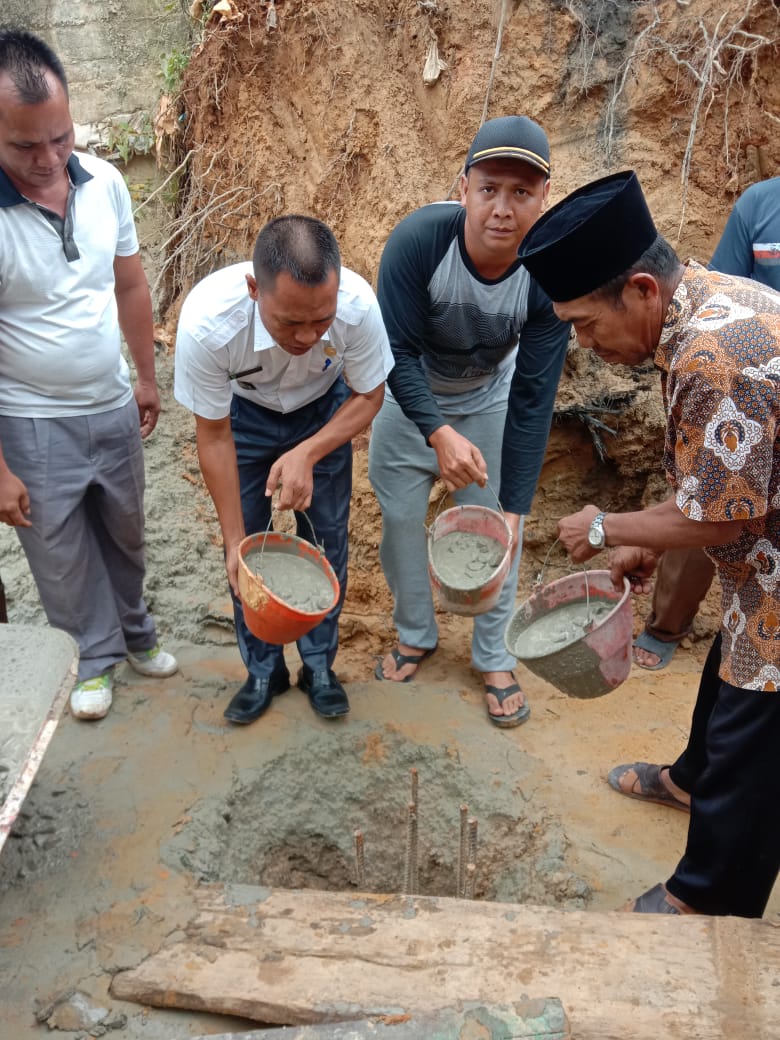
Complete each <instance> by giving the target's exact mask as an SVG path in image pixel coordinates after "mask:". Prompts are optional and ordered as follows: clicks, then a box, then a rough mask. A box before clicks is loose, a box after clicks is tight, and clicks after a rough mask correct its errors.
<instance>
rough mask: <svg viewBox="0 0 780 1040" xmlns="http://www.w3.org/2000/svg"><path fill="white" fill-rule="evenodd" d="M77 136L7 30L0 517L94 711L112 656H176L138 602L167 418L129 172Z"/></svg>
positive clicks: (35, 42) (20, 41) (18, 38)
mask: <svg viewBox="0 0 780 1040" xmlns="http://www.w3.org/2000/svg"><path fill="white" fill-rule="evenodd" d="M73 140H74V134H73V121H72V119H71V115H70V108H69V104H68V88H67V81H66V79H65V73H64V71H63V68H62V64H61V63H60V61H59V59H58V58H57V56H56V55H55V54H54V53H53V52H52V51H51V49H50V48H49V47H48V46H47V45H46V44H45V43H43V41H42V40H39V39H38V38H37V37H35V36H33V35H31V34H30V33H26V32H22V31H17V30H11V29H9V30H0V522H3V523H6V524H10V525H12V526H14V527H15V528H16V531H17V534H18V536H19V540H20V542H21V544H22V547H23V549H24V552H25V554H26V556H27V560H28V562H29V565H30V570H31V571H32V574H33V577H34V578H35V582H36V585H37V586H38V592H39V594H40V597H41V602H42V604H43V608H44V610H45V611H46V616H47V617H48V619H49V622H50V624H52V625H54V626H55V627H57V628H61V629H64V630H65V631H66V632H69V633H70V634H71V635H72V636H73V637H74V639H75V640H76V641H77V643H78V646H79V652H80V660H79V671H78V681H77V683H76V685H75V686H74V688H73V691H72V693H71V700H70V706H71V712H72V714H73V715H75V716H77V717H78V718H84V719H97V718H102V717H103V716H104V715H105V714H106V712H107V711H108V710H109V708H110V706H111V700H112V683H111V677H112V670H113V667H114V665H115V664H117V663H118V662H119V661H122V660H124V659H125V658H126V659H127V660H128V662H129V663H130V664H131V665H132V667H133V668H134V669H135V670H136V671H138V672H140V673H141V674H143V675H150V676H155V677H160V676H167V675H171V674H172V673H173V672H175V671H176V668H177V664H176V660H175V659H174V658H173V657H172V656H171V655H170V654H168V653H166V652H165V651H164V650H161V649H160V648H159V646H158V644H157V633H156V630H155V624H154V620H153V618H152V617H151V616H150V614H149V612H148V610H147V608H146V604H145V603H144V600H143V580H144V514H143V491H144V463H143V448H142V446H141V438H142V437H146V436H148V434H150V433H151V432H152V430H153V429H154V427H155V424H156V423H157V417H158V415H159V412H160V399H159V396H158V393H157V386H156V383H155V376H154V341H153V337H152V328H153V323H152V308H151V300H150V296H149V287H148V284H147V282H146V276H145V275H144V271H143V267H142V266H141V259H140V255H139V252H138V240H137V237H136V233H135V227H134V225H133V218H132V213H131V208H130V197H129V195H128V192H127V189H126V187H125V184H124V181H123V180H122V177H121V176H120V174H119V173H118V172H117V171H116V170H114V168H113V167H112V166H110V165H109V164H108V163H107V162H104V161H103V160H101V159H96V158H95V157H94V156H90V155H84V156H81V157H79V158H76V156H75V155H74V154H73ZM120 329H121V331H122V333H123V334H124V336H125V339H126V341H127V346H128V349H129V351H130V354H131V356H132V358H133V361H134V363H135V367H136V372H137V380H136V385H135V390H133V388H132V387H131V385H130V379H129V373H128V367H127V364H126V363H125V361H124V359H123V357H122V354H121V351H120Z"/></svg>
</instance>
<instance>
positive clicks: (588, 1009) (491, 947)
mask: <svg viewBox="0 0 780 1040" xmlns="http://www.w3.org/2000/svg"><path fill="white" fill-rule="evenodd" d="M197 902H198V906H199V912H198V913H197V915H196V917H195V918H194V920H193V921H192V922H191V923H190V925H188V926H187V928H186V933H185V934H186V935H187V938H186V940H184V941H180V942H173V943H171V944H170V945H168V946H166V947H164V948H163V949H161V950H160V951H159V952H158V953H156V954H154V955H153V956H151V957H150V958H148V959H147V960H146V961H144V962H143V963H142V964H141V965H140V966H139V967H138V968H136V969H134V970H133V971H130V972H125V973H122V974H119V975H117V976H115V978H114V982H113V985H112V992H113V993H114V995H115V996H117V997H120V998H123V999H128V1000H137V1001H139V1002H141V1003H143V1004H152V1005H155V1006H157V1007H179V1008H189V1009H192V1010H209V1011H213V1012H221V1013H223V1014H232V1015H238V1016H243V1017H245V1018H249V1019H252V1020H254V1021H257V1022H261V1023H264V1024H275V1023H278V1024H280V1025H307V1024H315V1023H318V1022H320V1023H324V1022H332V1021H337V1020H342V1021H349V1020H354V1019H362V1018H371V1017H380V1016H383V1015H405V1014H420V1013H427V1012H430V1011H435V1010H438V1009H441V1008H446V1007H453V1008H458V1007H462V1004H463V1002H464V1001H476V1002H480V1003H485V1004H489V1003H494V1002H495V1001H496V998H497V997H498V998H499V999H500V1000H501V1001H502V1002H513V1001H515V1000H518V999H522V998H523V997H526V996H527V995H530V996H532V997H545V996H548V995H551V996H552V995H554V996H556V997H558V998H559V999H560V1000H561V1002H562V1004H563V1006H564V1007H565V1008H566V1011H567V1013H568V1015H569V1020H570V1022H571V1029H572V1032H573V1035H574V1036H575V1037H577V1040H626V1038H627V1037H631V1038H632V1040H645V1038H646V1040H680V1038H687V1040H734V1038H735V1037H756V1038H759V1037H760V1038H761V1040H768V1038H769V1037H772V1036H775V1035H777V1032H776V1031H777V1023H778V1022H780V986H777V979H778V977H780V928H778V927H776V926H774V925H772V924H771V923H770V922H769V921H748V920H745V919H742V918H712V917H697V916H683V917H676V916H667V915H663V914H661V915H656V914H622V913H588V912H585V911H566V910H556V909H552V908H549V907H530V906H518V905H514V904H502V903H482V902H467V901H461V900H456V899H443V898H441V899H439V898H434V897H423V896H379V895H360V896H356V895H351V894H349V893H326V892H315V891H289V890H280V889H262V888H250V887H249V886H221V885H213V886H204V887H203V888H202V889H200V890H199V891H198V893H197Z"/></svg>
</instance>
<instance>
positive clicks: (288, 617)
mask: <svg viewBox="0 0 780 1040" xmlns="http://www.w3.org/2000/svg"><path fill="white" fill-rule="evenodd" d="M253 549H260V550H261V551H264V552H275V553H278V552H284V553H290V554H291V555H295V556H303V557H306V558H307V559H308V560H310V561H311V562H312V563H314V564H315V565H316V566H317V567H318V568H319V569H320V570H321V571H322V573H323V574H324V575H325V577H326V578H327V579H328V581H329V583H330V586H331V589H332V590H333V598H332V600H331V602H330V603H329V604H328V606H327V607H326V608H325V609H323V610H317V611H303V610H298V609H296V608H295V607H292V606H290V604H289V603H285V601H284V600H283V599H281V598H280V597H279V596H278V595H275V594H274V593H273V592H271V590H270V589H269V588H268V587H267V586H266V585H265V584H263V580H262V577H261V576H260V575H258V574H256V573H255V572H254V571H253V570H252V569H251V568H250V567H249V566H248V564H247V563H246V560H245V557H246V556H247V555H248V553H250V552H251V551H252V550H253ZM238 590H239V593H240V595H241V606H242V608H243V611H244V620H245V621H246V625H247V628H248V629H249V631H250V632H251V633H252V634H253V635H255V636H257V638H258V639H263V640H264V641H265V642H266V643H275V644H277V645H282V644H283V643H294V642H295V640H296V639H299V638H300V637H301V636H303V635H305V634H306V633H307V632H310V631H311V629H313V628H314V626H315V625H318V624H319V623H320V621H322V620H323V618H325V617H326V615H327V614H328V613H329V611H331V610H332V609H333V607H335V605H336V603H338V599H339V593H340V588H339V582H338V578H337V577H336V574H335V572H334V570H333V568H332V567H331V565H330V564H329V563H328V560H327V559H326V557H325V553H324V552H323V551H322V549H320V548H319V547H318V546H316V545H312V544H311V542H307V541H305V540H304V539H303V538H298V537H297V535H293V534H284V533H283V532H280V531H267V532H263V533H260V534H250V535H247V537H246V538H244V540H243V541H242V542H241V544H240V545H239V547H238Z"/></svg>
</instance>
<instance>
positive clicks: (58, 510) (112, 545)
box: [0, 401, 157, 680]
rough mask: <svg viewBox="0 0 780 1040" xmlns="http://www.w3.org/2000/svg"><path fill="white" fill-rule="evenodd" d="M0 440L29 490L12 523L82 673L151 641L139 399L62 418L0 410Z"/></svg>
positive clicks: (92, 671) (89, 675)
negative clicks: (20, 520)
mask: <svg viewBox="0 0 780 1040" xmlns="http://www.w3.org/2000/svg"><path fill="white" fill-rule="evenodd" d="M0 443H1V444H2V446H3V454H4V455H5V460H6V462H7V464H8V466H9V468H10V469H11V471H12V472H13V473H15V474H16V476H17V477H19V479H20V480H22V481H23V482H24V484H25V485H26V487H27V491H28V493H29V495H30V519H31V520H32V527H17V528H16V533H17V534H18V536H19V541H20V542H21V543H22V548H23V549H24V552H25V555H26V556H27V562H28V563H29V565H30V570H31V571H32V575H33V577H34V578H35V583H36V585H37V586H38V593H39V595H40V597H41V603H42V604H43V609H44V610H45V612H46V617H47V618H48V620H49V624H50V625H53V626H54V627H55V628H61V629H64V631H66V632H68V633H69V634H70V635H71V636H73V638H74V639H75V640H76V642H77V643H78V646H79V653H80V660H79V674H78V677H79V680H83V679H91V678H93V677H94V676H96V675H100V674H101V673H102V672H105V671H106V670H107V669H108V668H110V667H111V666H112V665H114V664H116V663H117V662H118V661H122V660H124V659H125V658H126V657H127V651H128V649H130V650H133V651H136V652H138V651H140V650H150V649H151V648H152V647H153V646H154V645H155V644H156V642H157V633H156V631H155V625H154V620H153V619H152V617H151V616H150V614H149V612H148V610H147V609H146V604H145V603H144V600H143V581H144V512H143V498H144V456H143V448H142V446H141V435H140V432H139V428H138V407H137V405H136V403H135V401H130V403H129V404H127V405H125V406H124V407H122V408H117V409H114V410H112V411H109V412H101V413H100V414H99V415H81V416H73V417H69V418H65V419H24V418H17V417H12V416H0Z"/></svg>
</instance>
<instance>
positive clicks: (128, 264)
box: [114, 253, 160, 437]
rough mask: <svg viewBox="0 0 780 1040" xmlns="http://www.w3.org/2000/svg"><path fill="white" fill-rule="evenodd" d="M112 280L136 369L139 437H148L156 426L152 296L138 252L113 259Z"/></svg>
mask: <svg viewBox="0 0 780 1040" xmlns="http://www.w3.org/2000/svg"><path fill="white" fill-rule="evenodd" d="M114 282H115V284H114V294H115V296H116V306H117V312H118V315H119V327H120V329H121V330H122V335H123V336H124V337H125V341H126V342H127V349H128V350H129V351H130V356H131V357H132V359H133V363H134V365H135V370H136V384H135V389H134V391H133V393H134V394H135V400H136V404H137V405H138V416H139V420H140V423H141V436H142V437H148V436H149V434H150V433H151V432H152V430H153V429H154V428H155V426H156V425H157V418H158V416H159V414H160V395H159V394H158V392H157V382H156V380H155V376H154V319H153V316H152V298H151V295H150V293H149V283H148V282H147V280H146V274H145V272H144V269H143V264H142V263H141V254H140V253H134V254H133V255H132V256H117V257H115V258H114Z"/></svg>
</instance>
